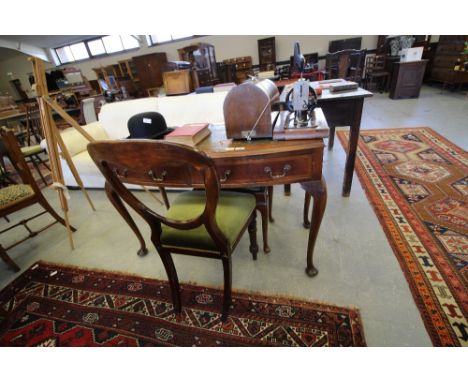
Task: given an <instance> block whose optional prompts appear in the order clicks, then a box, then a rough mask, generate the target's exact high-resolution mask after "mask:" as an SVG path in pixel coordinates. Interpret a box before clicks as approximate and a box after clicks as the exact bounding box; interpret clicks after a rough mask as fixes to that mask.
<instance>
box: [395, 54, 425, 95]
mask: <svg viewBox="0 0 468 382" xmlns="http://www.w3.org/2000/svg"><path fill="white" fill-rule="evenodd" d="M426 64H427V60H421V61H410V62H396V63H395V64H394V69H393V75H392V83H391V86H390V98H392V99H398V98H417V97H419V92H420V90H421V84H422V80H423V78H424V71H425V70H426Z"/></svg>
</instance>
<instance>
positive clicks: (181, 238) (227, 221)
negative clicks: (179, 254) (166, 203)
mask: <svg viewBox="0 0 468 382" xmlns="http://www.w3.org/2000/svg"><path fill="white" fill-rule="evenodd" d="M255 203H256V202H255V196H253V195H251V194H244V193H239V192H230V191H222V192H221V193H220V197H219V201H218V206H217V208H216V223H217V224H218V227H219V229H220V230H221V231H222V232H223V234H224V235H225V236H226V238H227V240H228V242H229V244H230V245H231V246H232V245H233V244H234V242H235V241H236V240H237V238H238V237H239V234H240V232H241V230H242V228H243V227H244V226H245V225H246V224H247V221H248V219H249V217H250V215H251V214H252V211H253V210H254V209H255ZM204 208H205V192H204V191H190V192H184V193H182V194H180V195H179V196H178V197H177V198H176V199H175V201H174V202H173V203H171V208H170V209H169V210H168V211H167V213H166V217H167V218H171V219H175V220H189V219H193V218H195V217H197V216H199V215H200V214H201V213H202V212H203V209H204ZM161 244H162V245H163V246H171V247H179V248H196V249H202V250H209V251H215V252H219V249H218V248H217V247H216V245H215V243H214V242H213V239H212V238H211V236H210V235H209V233H208V232H207V230H206V228H205V226H204V225H201V226H200V227H197V228H195V229H191V230H179V229H175V228H172V227H168V226H166V225H164V224H162V234H161Z"/></svg>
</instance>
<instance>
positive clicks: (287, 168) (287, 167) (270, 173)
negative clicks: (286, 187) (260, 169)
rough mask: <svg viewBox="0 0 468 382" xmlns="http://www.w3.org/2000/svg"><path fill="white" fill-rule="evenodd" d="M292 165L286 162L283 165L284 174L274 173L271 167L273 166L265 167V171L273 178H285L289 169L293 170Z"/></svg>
mask: <svg viewBox="0 0 468 382" xmlns="http://www.w3.org/2000/svg"><path fill="white" fill-rule="evenodd" d="M291 168H292V167H291V165H290V164H285V165H284V167H283V173H282V174H279V175H273V170H272V169H271V167H269V166H267V167H265V172H266V173H267V174H268V175H270V178H271V179H279V178H284V177H285V176H286V174H287V173H288V171H290V170H291Z"/></svg>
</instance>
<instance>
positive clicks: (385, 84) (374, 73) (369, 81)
mask: <svg viewBox="0 0 468 382" xmlns="http://www.w3.org/2000/svg"><path fill="white" fill-rule="evenodd" d="M389 80H390V72H389V71H388V70H386V68H385V56H383V55H375V56H368V57H367V60H366V71H365V78H364V84H365V88H366V89H367V90H371V87H372V85H373V84H374V82H375V81H379V82H380V84H379V85H380V86H379V88H380V92H381V93H382V92H383V91H388V88H389V85H390V84H389V82H390V81H389Z"/></svg>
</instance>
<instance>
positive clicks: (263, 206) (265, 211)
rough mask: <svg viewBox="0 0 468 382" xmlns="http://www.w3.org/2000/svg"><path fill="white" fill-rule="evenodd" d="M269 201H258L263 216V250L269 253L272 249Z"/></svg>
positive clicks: (258, 207) (258, 208)
mask: <svg viewBox="0 0 468 382" xmlns="http://www.w3.org/2000/svg"><path fill="white" fill-rule="evenodd" d="M267 203H268V202H267V201H266V202H265V203H257V206H256V208H257V210H258V211H259V212H260V216H261V218H262V236H263V251H264V252H265V253H269V252H270V251H271V249H270V246H269V245H268V204H267Z"/></svg>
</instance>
